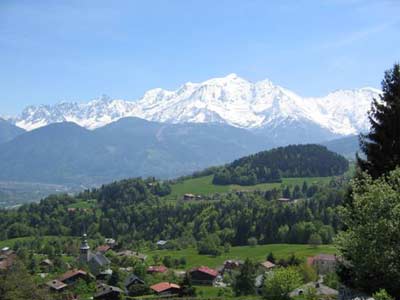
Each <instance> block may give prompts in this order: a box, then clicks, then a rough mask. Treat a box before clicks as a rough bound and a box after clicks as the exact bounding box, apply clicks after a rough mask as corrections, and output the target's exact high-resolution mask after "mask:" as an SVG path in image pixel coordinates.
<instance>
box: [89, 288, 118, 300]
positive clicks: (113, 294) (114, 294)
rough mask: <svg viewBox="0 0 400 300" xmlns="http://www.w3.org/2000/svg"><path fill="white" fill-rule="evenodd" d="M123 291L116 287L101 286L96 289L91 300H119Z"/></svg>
mask: <svg viewBox="0 0 400 300" xmlns="http://www.w3.org/2000/svg"><path fill="white" fill-rule="evenodd" d="M122 294H124V291H123V290H121V289H120V288H118V287H116V286H111V285H106V284H102V285H99V286H98V287H97V292H96V294H95V295H94V296H93V299H97V300H119V299H121V298H120V296H121V295H122Z"/></svg>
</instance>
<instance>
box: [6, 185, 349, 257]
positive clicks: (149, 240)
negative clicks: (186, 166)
mask: <svg viewBox="0 0 400 300" xmlns="http://www.w3.org/2000/svg"><path fill="white" fill-rule="evenodd" d="M152 186H153V185H149V184H148V183H146V181H144V180H142V179H130V180H123V181H120V182H114V183H111V184H109V185H104V186H102V187H101V188H98V189H93V190H91V191H85V192H83V193H81V194H79V195H77V196H75V197H72V196H68V195H58V196H50V197H48V198H46V199H44V200H42V201H41V202H40V203H38V204H37V203H32V204H29V205H23V206H21V207H20V208H18V209H15V210H0V227H1V228H2V231H1V233H0V235H1V236H0V238H3V239H7V238H13V237H21V236H32V235H35V236H42V235H54V236H56V235H58V236H80V235H81V234H82V231H83V229H84V228H86V230H87V233H88V235H89V236H90V237H95V239H96V241H100V242H101V240H102V238H103V237H117V241H118V243H119V244H120V245H124V246H128V245H129V243H131V244H132V247H135V248H137V247H143V246H150V245H153V244H154V241H157V240H158V239H166V240H168V241H169V242H168V244H169V245H171V246H173V247H174V248H176V249H178V248H183V247H189V246H191V245H194V244H195V241H199V242H200V243H199V244H200V246H202V245H204V247H203V248H205V249H206V248H209V246H208V245H206V244H207V243H208V242H207V243H203V241H205V240H206V239H208V238H207V235H212V237H213V238H212V241H211V245H212V246H213V249H212V251H211V252H212V253H213V255H215V254H218V253H219V252H222V250H223V249H219V247H220V246H221V245H224V244H226V243H229V244H231V245H246V244H247V243H248V239H249V238H250V237H254V238H256V239H257V241H258V244H265V243H280V242H281V243H307V242H308V240H309V238H310V236H311V235H312V234H313V233H318V234H319V235H320V236H321V238H322V242H323V243H330V242H331V241H332V237H333V235H334V234H335V231H336V230H337V229H338V228H339V226H340V219H339V218H338V215H337V211H336V207H337V206H338V205H340V204H342V201H343V198H344V195H345V184H344V183H343V182H342V183H341V182H338V181H332V182H331V183H330V184H329V185H326V186H320V187H318V188H317V189H313V185H308V191H311V189H313V194H312V196H310V197H309V198H308V199H302V200H300V201H298V202H297V203H296V204H295V205H284V204H281V203H278V202H277V201H268V200H266V198H265V194H264V193H262V192H256V191H255V192H247V193H227V194H223V195H217V196H216V197H217V198H216V200H217V199H218V201H216V200H215V201H199V202H197V201H196V202H193V203H181V202H169V201H166V200H165V199H164V198H160V197H158V196H157V195H154V194H153V192H152V191H151V188H152ZM308 191H307V193H308ZM310 195H311V194H310ZM93 200H95V201H93ZM84 201H90V203H96V207H94V208H93V209H90V210H88V211H86V210H74V211H71V210H70V209H69V208H68V207H70V206H71V205H74V204H76V203H79V204H80V205H81V203H82V202H84ZM237 212H241V213H240V214H238V213H237ZM282 229H284V230H282ZM217 239H219V240H218V241H216V240H217ZM214 241H216V242H214ZM96 243H97V242H96ZM67 248H70V249H67ZM77 250H78V248H77V245H76V243H73V242H68V241H63V242H61V241H60V242H55V243H53V244H51V245H49V247H48V249H47V250H46V252H48V254H49V255H50V254H51V253H53V254H59V253H62V252H63V251H65V252H66V253H74V252H76V251H77ZM202 252H204V251H202ZM206 252H208V251H207V249H206V251H205V252H204V253H206ZM208 253H210V252H208ZM53 254H52V255H53Z"/></svg>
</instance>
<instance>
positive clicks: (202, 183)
mask: <svg viewBox="0 0 400 300" xmlns="http://www.w3.org/2000/svg"><path fill="white" fill-rule="evenodd" d="M212 179H213V175H209V176H204V177H198V178H191V179H186V180H184V181H183V182H178V183H176V184H173V185H172V191H171V194H170V195H168V196H167V198H169V199H179V198H182V196H183V195H184V194H186V193H191V194H196V195H210V194H213V193H226V192H229V191H254V190H261V191H267V190H271V189H273V188H278V187H280V186H281V185H285V186H286V185H289V186H294V185H299V186H301V185H302V184H303V182H304V181H305V182H307V184H312V183H321V184H324V183H328V182H329V181H330V180H331V179H332V177H299V178H283V179H282V183H261V184H256V185H251V186H241V185H236V184H230V185H214V184H212Z"/></svg>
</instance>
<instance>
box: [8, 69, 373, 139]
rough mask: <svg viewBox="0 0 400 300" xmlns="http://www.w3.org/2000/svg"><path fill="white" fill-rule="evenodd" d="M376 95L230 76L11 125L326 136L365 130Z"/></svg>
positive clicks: (46, 110) (50, 108)
mask: <svg viewBox="0 0 400 300" xmlns="http://www.w3.org/2000/svg"><path fill="white" fill-rule="evenodd" d="M379 94H380V91H379V90H377V89H374V88H369V87H364V88H361V89H352V90H336V91H334V92H331V93H329V94H328V95H326V96H324V97H301V96H299V95H297V94H296V93H294V92H292V91H290V90H288V89H286V88H283V87H281V86H279V85H275V84H273V83H272V81H270V80H268V79H266V80H261V81H258V82H255V83H252V82H250V81H248V80H246V79H243V78H241V77H239V76H238V75H236V74H234V73H232V74H229V75H228V76H226V77H220V78H211V79H209V80H206V81H204V82H201V83H192V82H187V83H185V84H183V85H182V86H180V87H179V88H178V89H176V90H174V91H170V90H164V89H161V88H155V89H151V90H148V91H147V92H145V93H144V95H143V97H142V98H140V99H137V100H135V101H127V100H122V99H110V98H109V97H106V96H103V97H101V98H100V99H95V100H92V101H90V102H88V103H77V102H72V103H69V102H61V103H59V104H55V105H41V106H37V107H35V106H29V107H27V108H26V109H25V110H24V111H23V112H22V113H21V114H20V115H19V116H17V117H15V118H13V119H12V122H13V123H14V124H15V125H17V126H19V127H22V128H24V129H26V130H32V129H35V128H38V127H42V126H45V125H48V124H51V123H56V122H65V121H70V122H74V123H77V124H78V125H80V126H82V127H85V128H88V129H95V128H99V127H102V126H104V125H107V124H110V123H112V122H114V121H117V120H119V119H121V118H124V117H139V118H142V119H146V120H148V121H155V122H161V123H177V124H180V123H210V122H217V123H223V124H227V125H230V126H234V127H239V128H245V129H250V130H260V129H264V128H265V129H267V131H268V130H271V129H272V128H276V127H279V124H280V123H282V122H284V123H286V124H288V123H290V122H291V121H306V122H308V123H311V124H313V126H317V127H320V128H321V129H322V130H326V131H328V132H329V133H331V135H332V136H330V137H329V138H331V137H334V136H346V135H351V134H357V133H359V132H362V131H365V130H367V129H368V127H369V123H368V119H367V114H366V112H367V111H368V109H369V108H370V104H371V101H372V99H373V98H376V97H378V96H379Z"/></svg>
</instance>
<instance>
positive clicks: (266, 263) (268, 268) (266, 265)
mask: <svg viewBox="0 0 400 300" xmlns="http://www.w3.org/2000/svg"><path fill="white" fill-rule="evenodd" d="M260 266H261V268H262V269H263V270H264V271H266V272H267V271H271V270H272V269H273V268H275V267H276V265H275V264H274V263H272V262H270V261H269V260H266V261H264V262H262V263H260Z"/></svg>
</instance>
